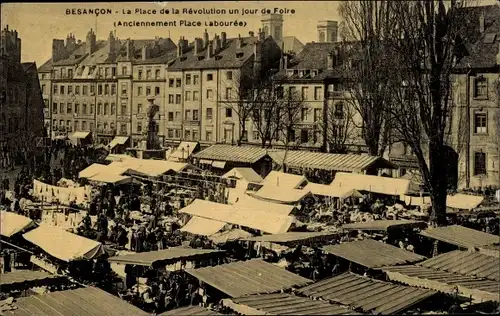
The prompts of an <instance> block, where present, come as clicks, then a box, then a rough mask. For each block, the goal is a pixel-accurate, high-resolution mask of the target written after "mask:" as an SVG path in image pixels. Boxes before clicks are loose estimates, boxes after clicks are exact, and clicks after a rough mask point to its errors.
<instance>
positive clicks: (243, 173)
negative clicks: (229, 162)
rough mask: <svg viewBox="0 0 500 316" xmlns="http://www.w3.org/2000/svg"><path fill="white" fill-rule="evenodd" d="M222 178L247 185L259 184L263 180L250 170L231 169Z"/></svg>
mask: <svg viewBox="0 0 500 316" xmlns="http://www.w3.org/2000/svg"><path fill="white" fill-rule="evenodd" d="M222 177H223V178H228V179H235V180H239V181H245V182H249V183H261V182H262V180H263V179H262V177H261V176H260V175H259V174H258V173H257V172H255V170H253V169H252V168H233V169H231V171H229V172H228V173H226V174H225V175H223V176H222Z"/></svg>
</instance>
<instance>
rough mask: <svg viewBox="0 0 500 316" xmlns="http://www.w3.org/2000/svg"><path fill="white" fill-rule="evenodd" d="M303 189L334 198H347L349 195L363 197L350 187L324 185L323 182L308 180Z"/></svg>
mask: <svg viewBox="0 0 500 316" xmlns="http://www.w3.org/2000/svg"><path fill="white" fill-rule="evenodd" d="M304 190H305V191H311V192H312V194H315V195H321V196H329V197H334V198H341V199H345V198H349V197H357V198H360V197H363V195H362V194H361V193H359V192H358V191H357V190H355V189H351V188H341V187H335V186H331V185H325V184H318V183H312V182H309V183H308V184H307V185H306V186H305V187H304Z"/></svg>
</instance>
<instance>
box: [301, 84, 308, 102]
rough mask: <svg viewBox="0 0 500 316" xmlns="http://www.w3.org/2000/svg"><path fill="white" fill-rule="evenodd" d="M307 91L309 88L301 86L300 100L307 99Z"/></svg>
mask: <svg viewBox="0 0 500 316" xmlns="http://www.w3.org/2000/svg"><path fill="white" fill-rule="evenodd" d="M308 93H309V89H308V88H307V87H302V100H307V94H308Z"/></svg>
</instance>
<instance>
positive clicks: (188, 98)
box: [185, 91, 191, 101]
mask: <svg viewBox="0 0 500 316" xmlns="http://www.w3.org/2000/svg"><path fill="white" fill-rule="evenodd" d="M185 99H186V101H191V91H186V96H185Z"/></svg>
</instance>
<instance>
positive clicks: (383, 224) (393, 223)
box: [342, 219, 426, 231]
mask: <svg viewBox="0 0 500 316" xmlns="http://www.w3.org/2000/svg"><path fill="white" fill-rule="evenodd" d="M397 226H410V227H411V226H422V227H425V226H426V223H425V222H422V221H414V220H385V219H382V220H375V221H369V222H358V223H352V224H345V225H343V226H342V228H343V229H347V230H366V231H377V230H378V231H387V230H388V229H389V228H391V227H397Z"/></svg>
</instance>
